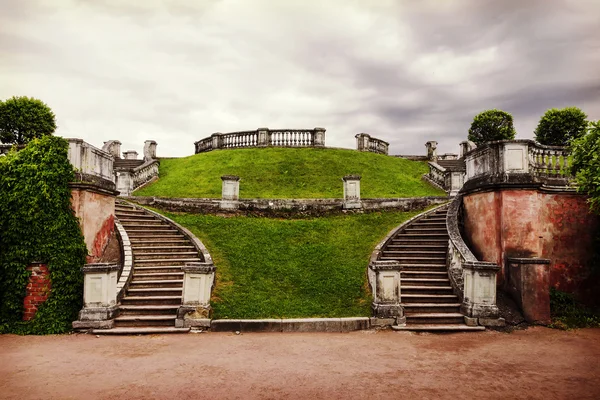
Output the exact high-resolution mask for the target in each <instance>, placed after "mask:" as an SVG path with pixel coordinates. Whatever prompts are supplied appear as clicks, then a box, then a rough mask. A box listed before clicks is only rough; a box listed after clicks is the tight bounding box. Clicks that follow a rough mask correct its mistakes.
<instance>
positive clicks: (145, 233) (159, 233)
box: [126, 229, 185, 239]
mask: <svg viewBox="0 0 600 400" xmlns="http://www.w3.org/2000/svg"><path fill="white" fill-rule="evenodd" d="M126 232H127V235H128V236H129V237H130V238H136V239H137V238H149V237H150V238H185V236H183V235H182V234H181V233H179V231H178V230H176V229H155V230H149V229H143V230H142V229H139V230H130V229H127V230H126Z"/></svg>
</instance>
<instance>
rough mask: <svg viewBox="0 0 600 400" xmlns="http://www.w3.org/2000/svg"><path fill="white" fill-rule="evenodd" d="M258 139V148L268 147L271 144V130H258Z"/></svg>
mask: <svg viewBox="0 0 600 400" xmlns="http://www.w3.org/2000/svg"><path fill="white" fill-rule="evenodd" d="M256 132H257V134H258V138H257V139H256V145H257V146H258V147H266V146H269V145H270V144H271V134H270V133H269V128H258V129H257V130H256Z"/></svg>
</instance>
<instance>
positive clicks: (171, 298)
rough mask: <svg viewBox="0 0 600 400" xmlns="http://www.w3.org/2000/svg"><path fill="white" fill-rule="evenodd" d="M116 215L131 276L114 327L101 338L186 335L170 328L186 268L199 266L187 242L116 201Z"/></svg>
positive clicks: (159, 222) (174, 231)
mask: <svg viewBox="0 0 600 400" xmlns="http://www.w3.org/2000/svg"><path fill="white" fill-rule="evenodd" d="M115 215H116V217H117V218H118V219H119V221H120V222H121V224H122V225H123V228H124V229H125V231H126V232H127V235H128V236H129V240H130V242H131V248H132V253H133V276H132V278H131V282H130V283H129V287H128V289H127V291H126V293H125V295H124V297H123V298H122V299H121V302H120V305H119V316H118V317H116V318H115V327H114V328H113V329H109V330H97V331H94V333H102V334H143V333H185V332H188V331H189V330H190V329H189V328H175V319H176V317H177V309H178V308H179V307H180V306H181V304H182V291H183V272H182V269H181V267H182V266H183V265H184V264H185V263H186V262H199V261H202V256H201V254H200V253H199V252H198V249H197V248H196V247H195V246H194V244H193V243H192V242H191V241H190V239H189V238H188V237H187V236H186V235H184V234H183V233H182V232H180V231H179V230H178V229H177V227H175V226H173V225H171V224H169V223H168V222H166V221H164V220H162V219H160V218H158V217H157V216H155V215H154V214H152V213H150V212H148V211H146V210H144V209H142V208H138V207H134V206H132V205H130V204H128V203H125V202H121V201H118V202H117V204H116V209H115Z"/></svg>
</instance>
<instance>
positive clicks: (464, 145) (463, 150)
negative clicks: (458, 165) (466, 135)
mask: <svg viewBox="0 0 600 400" xmlns="http://www.w3.org/2000/svg"><path fill="white" fill-rule="evenodd" d="M475 148H477V145H476V144H475V143H473V142H471V141H470V140H465V141H463V142H460V158H463V157H464V156H465V154H467V153H468V152H470V151H471V150H473V149H475Z"/></svg>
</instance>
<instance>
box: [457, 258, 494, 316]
mask: <svg viewBox="0 0 600 400" xmlns="http://www.w3.org/2000/svg"><path fill="white" fill-rule="evenodd" d="M499 270H500V267H499V266H498V265H497V264H494V263H491V262H485V261H466V262H464V263H463V271H464V272H463V277H464V289H465V291H464V298H463V303H462V305H461V307H460V310H461V312H462V313H463V314H464V315H465V316H467V317H468V321H469V320H471V321H472V320H473V319H475V318H477V319H478V323H479V325H493V324H494V321H497V320H498V315H499V311H498V307H497V306H496V274H497V273H498V271H499ZM472 322H474V321H472Z"/></svg>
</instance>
